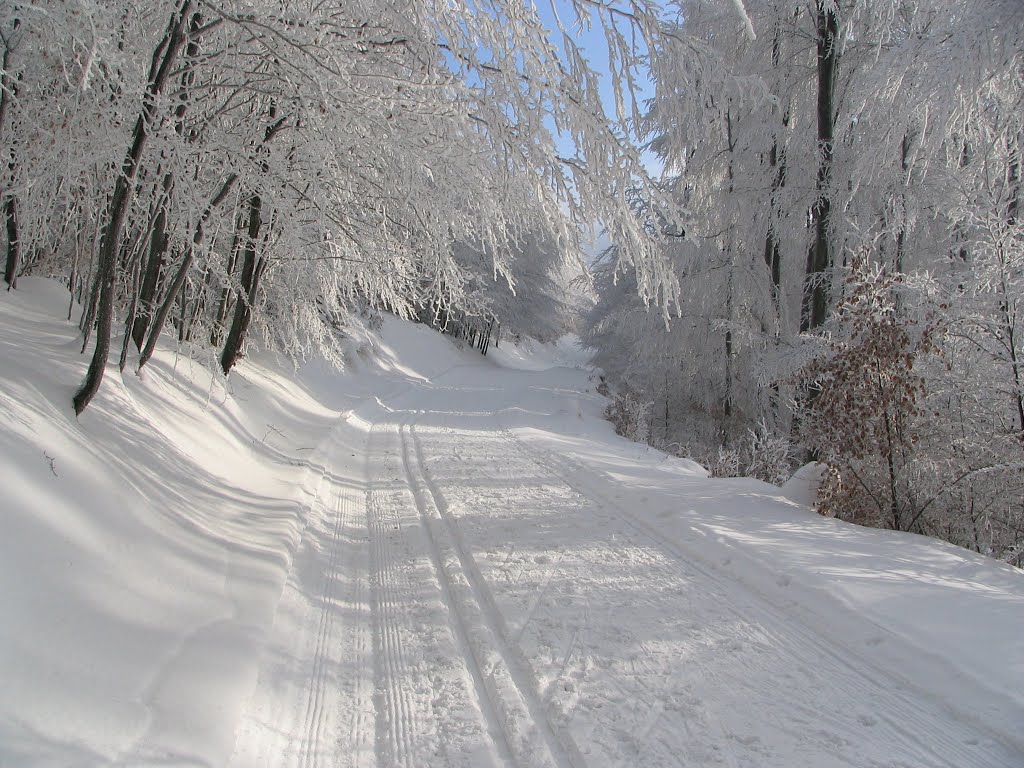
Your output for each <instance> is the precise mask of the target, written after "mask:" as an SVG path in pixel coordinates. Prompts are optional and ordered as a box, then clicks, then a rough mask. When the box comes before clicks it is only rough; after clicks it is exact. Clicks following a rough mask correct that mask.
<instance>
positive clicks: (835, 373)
mask: <svg viewBox="0 0 1024 768" xmlns="http://www.w3.org/2000/svg"><path fill="white" fill-rule="evenodd" d="M903 284H904V282H903V277H902V275H899V274H896V275H893V274H891V273H889V272H888V271H887V270H886V269H884V268H883V267H881V266H879V265H877V264H868V263H866V261H865V260H860V261H858V262H856V263H855V264H854V265H853V266H852V267H851V269H850V270H849V274H848V279H847V281H846V296H845V299H844V300H843V302H842V303H841V304H840V306H839V307H838V308H837V311H836V313H835V315H834V316H833V319H832V321H831V323H830V325H829V326H828V327H827V331H830V332H831V333H826V334H825V335H823V336H822V337H821V338H822V339H823V342H824V350H823V353H822V354H820V355H819V356H817V357H816V358H815V359H813V360H812V361H811V362H810V363H809V364H807V365H806V366H805V367H804V368H803V369H802V371H801V372H800V374H799V378H800V379H801V381H802V384H803V385H804V387H805V389H806V391H807V393H808V395H807V398H808V404H807V408H806V411H807V412H806V414H805V417H804V419H803V428H802V430H801V431H802V438H803V443H804V446H805V447H806V448H808V449H810V451H811V452H812V453H813V454H814V455H815V456H816V457H817V459H818V460H819V461H821V462H822V463H824V464H825V465H826V466H827V467H828V468H829V470H830V471H829V472H828V473H827V475H826V480H825V483H824V484H823V487H822V491H821V496H820V499H819V501H820V511H821V512H822V513H823V514H827V515H833V516H835V517H840V518H842V519H844V520H850V521H853V522H857V523H862V524H865V525H873V526H880V527H888V528H892V529H894V530H899V531H909V530H919V529H920V521H921V516H922V515H923V514H924V512H925V510H926V506H925V503H924V502H925V498H926V496H927V494H926V493H923V492H922V491H923V489H922V488H920V483H919V482H918V481H919V480H920V479H921V476H922V474H926V473H923V472H922V469H923V468H924V467H923V465H924V464H926V463H927V460H926V459H924V458H923V457H922V456H921V455H920V453H919V452H918V451H917V450H916V446H917V444H918V442H919V441H920V437H921V432H922V430H923V429H924V427H925V424H924V421H925V418H924V417H925V411H924V409H923V407H922V405H923V401H924V400H925V396H926V393H927V390H926V386H925V380H924V378H923V377H922V375H921V374H920V372H919V371H918V370H917V369H915V362H916V361H917V360H918V358H921V357H924V356H927V355H930V354H933V353H935V351H936V347H935V345H934V343H933V335H934V332H935V324H934V321H933V320H931V319H929V318H928V317H927V316H926V317H924V318H921V317H920V316H918V317H911V316H909V313H908V312H907V311H906V310H905V308H904V307H903V304H902V302H901V295H902V293H903V292H902V291H901V289H902V287H903Z"/></svg>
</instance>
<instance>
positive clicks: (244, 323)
mask: <svg viewBox="0 0 1024 768" xmlns="http://www.w3.org/2000/svg"><path fill="white" fill-rule="evenodd" d="M262 208H263V199H262V198H261V197H260V196H259V195H258V194H255V195H253V196H252V197H251V198H249V224H248V228H247V230H246V236H245V237H246V241H245V247H244V248H243V249H242V283H241V286H240V288H239V291H238V298H237V299H236V300H235V313H234V317H233V318H232V319H231V328H230V329H229V330H228V335H227V339H225V341H224V351H223V352H222V353H221V356H220V367H221V370H223V371H224V375H225V376H227V375H228V374H229V373H230V372H231V369H232V368H233V367H234V365H235V363H236V362H238V358H239V356H240V355H241V353H242V345H243V343H244V342H245V336H246V333H248V331H249V323H250V322H251V321H252V309H253V305H254V303H255V301H256V295H257V292H258V291H259V283H260V277H262V273H263V270H264V268H265V263H266V262H265V261H264V259H263V258H259V259H257V254H256V250H257V244H258V243H259V235H260V227H261V226H262V224H263V221H262V219H261V217H260V212H261V210H262Z"/></svg>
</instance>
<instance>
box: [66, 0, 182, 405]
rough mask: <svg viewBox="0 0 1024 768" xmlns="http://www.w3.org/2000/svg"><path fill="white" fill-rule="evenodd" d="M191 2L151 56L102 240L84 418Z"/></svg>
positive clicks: (102, 362) (98, 377)
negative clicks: (138, 183) (134, 200)
mask: <svg viewBox="0 0 1024 768" xmlns="http://www.w3.org/2000/svg"><path fill="white" fill-rule="evenodd" d="M191 4H192V0H182V3H181V5H180V6H179V7H178V9H177V10H176V11H175V13H174V15H173V16H172V17H171V20H170V22H169V24H168V26H167V31H166V32H165V33H164V37H163V39H162V40H161V41H160V44H159V45H158V46H157V47H156V50H154V52H153V60H152V66H151V68H150V74H149V83H148V85H147V87H146V95H145V97H144V101H143V105H142V111H141V113H140V114H139V116H138V118H137V119H136V121H135V128H134V129H133V131H132V144H131V147H130V148H129V150H128V153H127V155H126V156H125V159H124V163H123V165H122V168H121V173H120V174H119V175H118V177H117V182H116V183H115V185H114V193H113V195H112V196H111V198H110V207H109V209H108V211H107V221H106V224H105V226H104V228H103V237H102V239H101V240H100V247H99V254H98V266H97V276H98V285H99V303H98V307H97V325H96V349H95V350H94V351H93V356H92V360H91V361H90V363H89V371H88V373H87V374H86V377H85V381H84V382H83V384H82V386H81V388H80V389H79V390H78V392H76V393H75V397H74V400H73V403H74V406H75V413H76V414H81V413H82V411H84V410H85V409H86V407H87V406H88V405H89V403H90V401H91V400H92V399H93V397H95V396H96V393H97V392H98V391H99V388H100V383H101V382H102V381H103V371H104V369H105V368H106V365H107V356H108V355H109V354H110V333H111V329H112V325H113V317H114V285H115V283H116V281H117V260H118V259H117V257H118V247H119V245H120V242H121V235H122V233H123V232H124V222H125V218H126V216H127V214H128V207H129V204H130V202H131V197H132V192H133V189H134V186H135V178H136V176H137V175H138V172H139V165H140V162H141V159H142V151H143V149H144V148H145V146H146V139H147V138H148V133H147V126H148V123H149V122H150V121H151V120H152V118H153V115H154V113H155V111H156V101H157V99H156V97H157V96H159V94H160V93H161V92H162V91H163V89H164V86H165V85H166V84H167V80H168V78H169V76H170V73H171V68H172V67H173V65H174V61H175V59H176V58H177V55H178V50H179V49H180V48H181V43H182V38H183V35H182V30H183V26H184V22H185V17H186V16H187V15H188V12H189V8H190V6H191Z"/></svg>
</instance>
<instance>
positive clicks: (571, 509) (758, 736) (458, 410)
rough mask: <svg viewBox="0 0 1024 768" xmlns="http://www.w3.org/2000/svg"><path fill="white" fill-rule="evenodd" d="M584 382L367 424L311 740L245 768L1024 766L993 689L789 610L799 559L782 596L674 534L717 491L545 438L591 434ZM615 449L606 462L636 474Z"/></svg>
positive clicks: (275, 718) (403, 406)
mask: <svg viewBox="0 0 1024 768" xmlns="http://www.w3.org/2000/svg"><path fill="white" fill-rule="evenodd" d="M559 375H560V376H562V377H563V378H565V379H566V381H562V382H558V381H557V378H558V376H559ZM573 377H577V378H578V374H576V372H571V373H570V372H567V371H563V372H562V373H561V374H555V375H554V378H555V379H556V382H555V383H554V384H552V378H553V375H552V372H550V371H548V372H545V373H544V374H538V373H534V372H522V371H507V370H506V371H502V372H501V373H500V379H499V378H496V374H495V372H494V371H493V370H491V371H487V369H474V368H469V369H457V370H453V371H450V372H448V373H444V374H441V375H438V376H435V377H433V378H432V379H431V381H430V382H429V383H425V382H414V383H412V384H410V386H409V388H408V389H406V390H405V391H404V392H403V393H402V394H400V395H398V396H395V397H392V398H390V399H377V400H376V402H375V403H374V405H373V406H372V407H368V408H363V409H362V410H361V411H360V412H358V414H357V415H355V416H353V418H352V420H351V421H350V422H348V423H347V427H348V428H352V426H353V424H355V423H358V425H359V426H361V427H362V430H363V434H365V435H366V443H365V445H364V446H363V447H362V450H361V451H356V452H357V453H361V454H364V455H365V456H366V462H365V469H364V483H365V494H364V497H363V498H361V499H360V498H359V496H358V494H352V497H351V501H350V503H348V504H346V505H342V506H339V507H338V509H333V508H331V507H330V506H328V507H326V508H325V511H326V512H329V515H328V516H327V518H326V519H325V526H324V527H325V528H328V527H329V524H328V523H329V521H330V519H331V518H332V517H333V518H334V526H335V527H334V528H333V532H332V534H331V535H330V537H323V535H322V531H320V532H317V533H316V534H315V535H317V536H318V537H320V538H322V546H323V548H324V549H325V550H326V552H325V554H324V556H323V559H324V561H325V562H328V563H330V566H329V568H328V575H327V576H326V579H327V580H328V582H329V583H328V584H327V585H326V586H325V588H324V589H323V590H322V594H324V595H327V596H329V595H334V599H333V600H331V601H330V603H329V606H330V607H333V609H334V612H335V614H336V615H335V616H333V617H331V616H327V617H325V616H324V615H321V617H320V624H321V629H320V630H319V631H320V633H321V635H325V638H326V639H323V640H321V639H318V641H317V645H316V647H315V648H313V649H311V650H312V653H311V654H310V660H309V662H308V664H309V666H310V667H311V673H310V675H309V677H308V679H309V681H310V685H309V686H308V689H305V690H304V689H301V687H300V688H299V689H297V690H296V691H294V696H292V697H291V698H289V697H285V699H284V700H283V701H281V702H279V703H278V706H279V707H283V709H284V710H285V712H283V713H281V714H287V712H288V711H292V710H296V709H302V710H303V712H304V713H305V714H304V716H303V717H301V718H297V720H298V721H300V722H302V723H304V724H303V725H301V727H299V728H295V729H292V730H285V731H284V732H281V731H280V728H279V726H280V723H281V722H282V717H281V714H272V715H271V716H269V717H267V716H266V715H265V714H264V716H263V717H264V719H265V720H266V722H267V723H269V724H275V725H273V726H270V727H267V726H265V727H264V728H263V729H262V732H263V733H264V734H265V733H266V732H268V731H270V732H275V733H276V734H277V741H278V742H279V744H278V748H277V749H273V750H267V749H262V750H259V751H256V750H253V749H252V748H250V747H249V746H248V742H247V741H246V738H244V736H245V734H246V731H245V730H243V732H242V736H243V737H242V738H240V741H239V751H238V753H237V754H236V760H235V764H236V765H238V766H252V765H268V766H270V765H282V764H289V765H296V766H299V765H332V766H333V765H344V766H348V765H351V766H389V767H390V766H402V767H404V768H418V767H419V766H466V767H467V768H468V767H470V766H473V767H474V768H475V767H476V766H481V767H483V766H518V767H520V768H525V767H526V766H538V767H543V768H549V767H550V768H583V767H584V766H602V767H604V766H647V767H650V768H661V767H662V766H710V765H722V766H730V767H733V768H738V767H739V766H751V767H753V766H757V767H759V768H760V767H763V766H798V765H803V766H822V767H825V766H951V767H952V766H957V767H958V768H964V767H965V766H1013V765H1024V746H1022V744H1021V742H1020V739H1019V738H1016V739H1015V738H1014V737H1013V736H1014V734H1013V717H1015V716H1016V715H1019V711H1017V712H1016V713H1014V712H1007V713H1006V714H1007V719H1006V722H1003V723H999V722H997V723H991V722H987V721H986V718H985V713H984V712H979V711H978V710H977V708H976V705H975V704H974V703H973V702H974V701H975V700H977V699H982V700H983V699H985V698H987V697H988V695H989V694H988V692H986V691H984V690H969V689H964V690H962V691H961V694H962V700H961V697H960V696H958V697H954V698H949V697H947V696H946V694H947V693H948V691H949V690H950V686H953V687H954V688H956V687H964V686H967V685H969V681H967V680H966V679H964V678H963V677H961V678H960V679H959V680H955V681H953V682H951V683H947V681H939V682H938V684H936V685H927V683H928V682H929V681H927V680H913V679H911V678H910V677H908V670H904V669H900V668H891V667H890V666H887V663H886V662H887V659H888V660H892V659H894V658H895V659H899V658H900V654H903V653H906V654H915V655H916V654H917V653H919V652H924V649H916V648H910V649H907V648H897V649H895V650H893V651H892V652H891V653H890V654H888V655H887V656H886V655H882V656H881V658H879V654H878V653H876V651H877V650H878V648H879V646H881V645H883V644H885V643H889V644H890V645H893V644H897V643H898V642H899V641H898V640H896V639H894V638H893V637H891V636H889V635H888V634H887V633H886V632H885V631H882V630H880V629H879V628H878V627H876V626H874V625H872V624H871V623H870V621H869V620H867V619H864V620H861V619H859V618H858V617H856V616H850V615H846V616H845V617H844V620H843V621H839V622H838V623H837V625H836V626H832V627H831V628H830V627H829V626H827V625H828V623H829V622H830V620H831V613H832V612H833V611H830V610H828V609H827V608H825V606H823V605H822V604H821V600H820V597H818V598H817V599H812V600H811V601H810V602H807V601H802V600H801V597H800V596H799V595H796V596H790V595H786V594H785V593H786V592H787V591H792V590H788V587H789V586H790V585H791V583H792V579H793V576H792V575H789V574H787V566H786V564H785V563H780V564H778V566H777V569H770V570H772V571H773V572H772V573H768V574H764V576H765V577H766V578H769V579H770V580H771V582H770V583H771V589H759V587H758V580H757V578H750V577H749V574H747V577H746V578H745V577H744V573H743V571H742V569H740V571H739V573H737V572H736V570H735V569H732V568H731V567H730V566H731V564H732V563H731V560H730V557H729V556H728V555H727V556H725V557H723V558H720V559H718V560H716V559H715V558H716V557H718V553H717V547H716V546H714V545H708V543H706V542H704V541H702V537H701V535H700V534H699V533H697V532H696V531H695V530H694V529H689V531H685V530H684V534H685V535H683V536H680V535H678V530H677V529H674V528H673V526H671V525H665V524H663V521H669V520H671V518H673V517H675V510H676V509H678V507H679V506H680V505H685V504H695V505H697V508H696V512H697V514H699V512H700V509H699V506H700V501H701V497H702V496H708V487H707V486H708V480H707V479H706V478H705V477H704V473H703V472H702V471H700V470H698V469H697V468H695V467H693V466H691V465H687V464H685V463H682V462H659V463H662V464H663V466H660V467H659V466H656V465H655V466H652V465H651V464H650V462H649V461H648V462H647V465H646V466H643V475H644V477H643V482H642V483H628V484H626V483H622V482H618V481H616V480H615V479H614V478H613V477H611V476H609V475H608V474H607V473H606V472H604V471H602V470H601V469H600V468H597V467H594V466H592V465H589V464H588V462H587V459H586V455H585V453H584V452H581V451H573V450H572V449H571V447H570V445H571V441H572V440H575V441H577V442H578V441H581V440H586V439H587V437H586V436H581V435H576V436H575V438H573V437H572V435H571V432H567V431H560V430H558V429H555V430H554V431H548V430H547V429H545V428H544V425H545V424H559V425H564V424H566V423H568V424H569V426H570V428H571V427H572V426H573V424H572V422H573V421H574V420H575V421H577V422H582V412H580V411H577V410H576V409H577V407H578V406H577V404H576V403H575V400H576V399H578V398H579V397H580V396H581V393H580V391H579V389H578V388H577V389H573V388H571V387H570V386H569V385H568V379H571V378H573ZM527 424H529V425H530V426H525V425H527ZM577 431H579V432H581V433H583V432H585V431H586V425H585V424H582V423H580V424H579V426H578V428H577ZM608 448H609V446H608V444H607V443H605V444H603V445H601V446H600V450H601V451H602V452H603V453H604V456H603V458H604V461H605V463H606V464H607V463H608V462H609V461H611V460H612V459H613V458H618V460H619V462H620V463H624V464H626V465H628V464H629V463H630V462H633V463H634V464H636V463H637V458H636V455H635V454H636V451H635V450H634V455H633V456H630V455H629V454H628V452H627V454H626V455H623V456H621V457H613V456H611V455H608ZM346 451H347V449H346ZM346 451H342V454H343V455H346V456H347V455H348V453H351V452H346ZM342 463H344V462H342ZM325 477H326V478H327V479H328V482H330V473H327V475H325ZM339 493H341V494H344V493H345V490H344V489H342V490H340V491H339ZM326 497H327V498H333V497H334V493H333V492H329V493H327V494H326ZM711 506H712V507H713V506H714V505H713V503H712V505H711ZM342 507H344V509H342ZM738 556H740V557H742V555H738ZM296 586H298V585H296ZM813 597H814V596H812V598H813ZM324 610H325V611H327V612H328V613H329V612H330V611H329V608H328V607H325V609H324ZM310 613H311V615H312V614H313V613H315V612H313V611H310ZM323 613H324V612H323V611H322V612H321V614H323ZM844 613H845V612H844ZM325 623H326V624H327V625H328V627H327V628H326V629H324V628H323V626H322V625H323V624H325ZM334 624H336V626H337V628H336V629H335V630H332V629H331V627H332V626H333V625H334ZM370 648H372V653H371V652H370V650H369V649H370ZM916 663H918V664H920V663H922V662H920V660H918V662H916ZM934 666H935V671H936V672H937V673H938V674H940V675H946V676H948V677H950V678H954V677H956V673H955V671H954V670H950V669H947V668H945V667H944V666H943V665H942V664H941V663H938V662H935V664H934ZM325 669H326V670H328V673H327V674H326V675H325V673H324V671H323V670H325ZM910 671H911V672H912V671H913V670H910ZM331 672H333V674H331ZM922 683H925V684H922ZM268 687H270V688H273V689H277V684H276V681H275V680H274V679H273V678H270V679H267V678H261V685H260V687H259V691H258V696H257V700H258V699H259V694H262V695H268V694H267V693H266V691H265V689H266V688H268ZM323 689H329V690H330V693H328V694H326V695H327V696H328V697H329V699H330V704H331V706H330V707H324V706H323V705H322V704H321V703H319V699H321V698H323V697H324V696H325V693H324V690H323ZM296 697H297V698H296ZM314 701H315V702H317V703H315V704H311V703H307V702H314ZM270 711H271V712H273V711H274V710H273V708H272V707H271V710H270ZM314 720H316V721H317V722H313V721H314ZM993 725H994V726H996V727H992V726H993ZM1000 726H1002V727H1003V728H1007V729H1009V730H1008V731H1007V730H1002V731H1001V728H1000ZM252 732H253V733H254V734H256V735H257V736H259V734H260V733H261V729H260V728H259V727H257V726H256V725H255V724H254V726H253V728H252ZM1016 735H1017V736H1018V737H1019V736H1020V734H1019V733H1018V734H1016ZM256 741H257V742H259V739H257V740H256ZM282 756H284V759H283V758H282ZM289 760H290V762H288V761H289Z"/></svg>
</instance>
